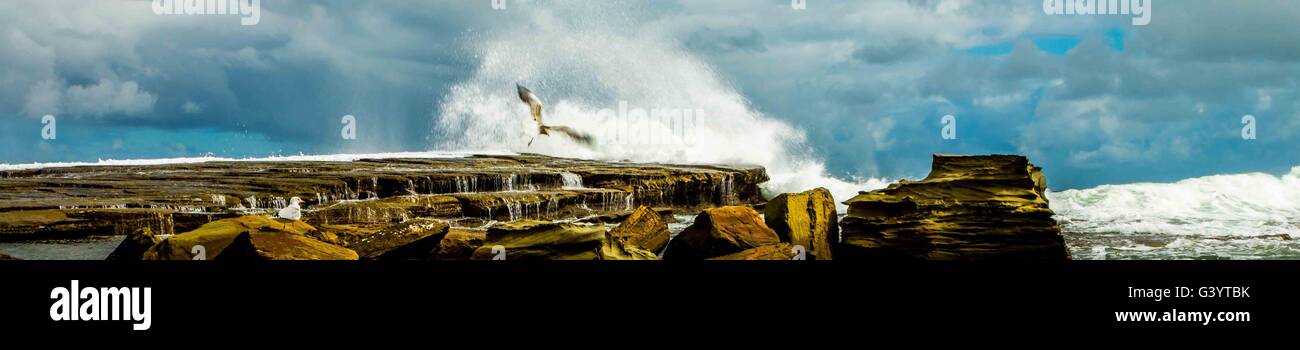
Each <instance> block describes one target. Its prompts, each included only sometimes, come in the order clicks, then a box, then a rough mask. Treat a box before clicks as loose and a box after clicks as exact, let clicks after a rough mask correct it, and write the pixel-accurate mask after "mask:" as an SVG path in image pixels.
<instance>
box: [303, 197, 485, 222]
mask: <svg viewBox="0 0 1300 350" xmlns="http://www.w3.org/2000/svg"><path fill="white" fill-rule="evenodd" d="M305 216H306V219H305V220H304V221H307V222H310V223H313V224H316V225H331V224H349V225H356V224H388V223H393V222H401V221H406V220H409V219H411V218H415V217H457V216H461V207H460V201H459V200H457V199H456V198H454V197H451V196H443V195H431V196H398V197H393V198H385V199H379V200H371V201H360V202H344V203H337V204H332V205H328V206H326V207H323V208H320V209H314V210H311V211H309V212H307V214H306V215H305Z"/></svg>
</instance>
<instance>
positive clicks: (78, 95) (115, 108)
mask: <svg viewBox="0 0 1300 350" xmlns="http://www.w3.org/2000/svg"><path fill="white" fill-rule="evenodd" d="M156 102H158V97H156V96H154V95H153V94H151V93H149V92H148V91H144V90H141V89H140V85H139V84H137V83H136V82H134V81H127V82H121V83H118V82H114V81H110V80H100V81H99V83H98V84H95V85H90V86H85V85H73V86H70V87H68V90H67V92H65V93H64V101H63V105H64V107H65V108H66V110H67V112H68V113H69V114H71V115H73V116H88V117H102V116H105V115H115V114H121V115H128V116H137V115H141V114H144V113H148V112H151V111H153V106H154V103H156Z"/></svg>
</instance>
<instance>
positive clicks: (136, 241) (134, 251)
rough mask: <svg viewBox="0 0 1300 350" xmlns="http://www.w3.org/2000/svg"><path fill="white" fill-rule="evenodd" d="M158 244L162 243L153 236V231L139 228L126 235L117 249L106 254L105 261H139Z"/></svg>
mask: <svg viewBox="0 0 1300 350" xmlns="http://www.w3.org/2000/svg"><path fill="white" fill-rule="evenodd" d="M159 242H162V238H159V237H158V236H157V235H154V234H153V230H150V229H149V228H148V227H145V228H141V229H139V230H136V231H135V232H132V233H131V234H129V235H126V238H124V239H122V243H120V244H118V245H117V249H114V250H113V252H112V253H110V254H108V258H107V259H105V260H140V257H141V256H143V255H144V252H145V251H148V250H149V248H153V246H154V245H157V244H158V243H159Z"/></svg>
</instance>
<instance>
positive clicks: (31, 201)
mask: <svg viewBox="0 0 1300 350" xmlns="http://www.w3.org/2000/svg"><path fill="white" fill-rule="evenodd" d="M764 181H767V175H766V173H765V172H764V170H763V168H761V167H755V166H734V167H733V166H704V165H664V164H636V163H626V162H600V161H587V160H577V159H565V158H555V157H547V156H541V155H532V154H524V155H511V156H504V155H492V156H468V157H446V158H419V159H372V160H357V161H350V162H342V161H303V162H290V161H261V162H208V163H196V164H168V165H142V166H81V167H63V168H44V169H34V170H13V171H0V240H10V241H12V240H27V239H40V238H74V237H85V236H94V235H126V234H130V233H132V232H135V231H137V230H138V229H140V228H145V227H148V228H149V229H150V230H151V231H152V232H153V233H155V234H159V235H170V234H175V233H181V232H188V231H193V230H195V229H198V228H199V227H200V226H202V225H205V224H207V223H209V222H213V221H217V220H222V219H228V218H234V217H239V216H245V215H266V214H270V213H273V212H274V211H275V210H278V209H280V208H282V207H284V206H285V205H287V204H288V201H289V198H291V197H300V198H301V199H302V200H303V204H302V205H303V209H304V217H303V218H304V219H303V220H304V221H305V222H307V223H310V224H312V225H314V226H316V227H322V228H324V227H326V226H335V227H339V228H346V227H348V226H352V227H354V228H357V229H358V231H359V232H362V233H363V234H359V235H358V236H355V237H349V236H348V235H347V232H346V230H342V229H340V230H337V231H339V234H338V235H339V236H340V239H342V240H343V241H344V242H347V243H352V242H350V241H348V240H349V239H350V238H360V237H361V236H364V233H373V232H374V231H375V230H377V229H379V228H380V227H381V226H382V225H386V224H390V223H394V222H402V221H406V220H409V219H412V218H420V217H426V218H438V219H443V220H453V219H457V220H465V219H477V220H480V222H487V221H491V220H501V221H505V220H517V219H536V220H553V219H567V218H574V217H588V216H602V215H613V216H618V215H621V214H620V213H627V212H630V211H632V210H634V209H636V208H637V207H639V206H641V205H648V206H653V207H659V208H679V209H683V210H696V209H698V208H705V207H713V206H718V205H729V204H747V203H758V202H761V201H762V200H763V199H762V197H761V195H760V193H759V188H758V184H759V183H762V182H764ZM327 231H329V232H335V231H333V230H327Z"/></svg>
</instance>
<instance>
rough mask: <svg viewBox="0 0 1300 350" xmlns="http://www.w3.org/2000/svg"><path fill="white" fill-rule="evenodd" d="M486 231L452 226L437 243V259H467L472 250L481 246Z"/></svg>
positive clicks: (472, 252)
mask: <svg viewBox="0 0 1300 350" xmlns="http://www.w3.org/2000/svg"><path fill="white" fill-rule="evenodd" d="M485 238H487V231H477V230H466V229H458V228H453V229H450V230H449V231H447V236H446V237H443V238H442V242H440V243H438V254H437V258H438V260H469V258H470V257H472V256H474V251H475V250H477V249H478V248H479V247H482V246H483V239H485Z"/></svg>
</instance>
